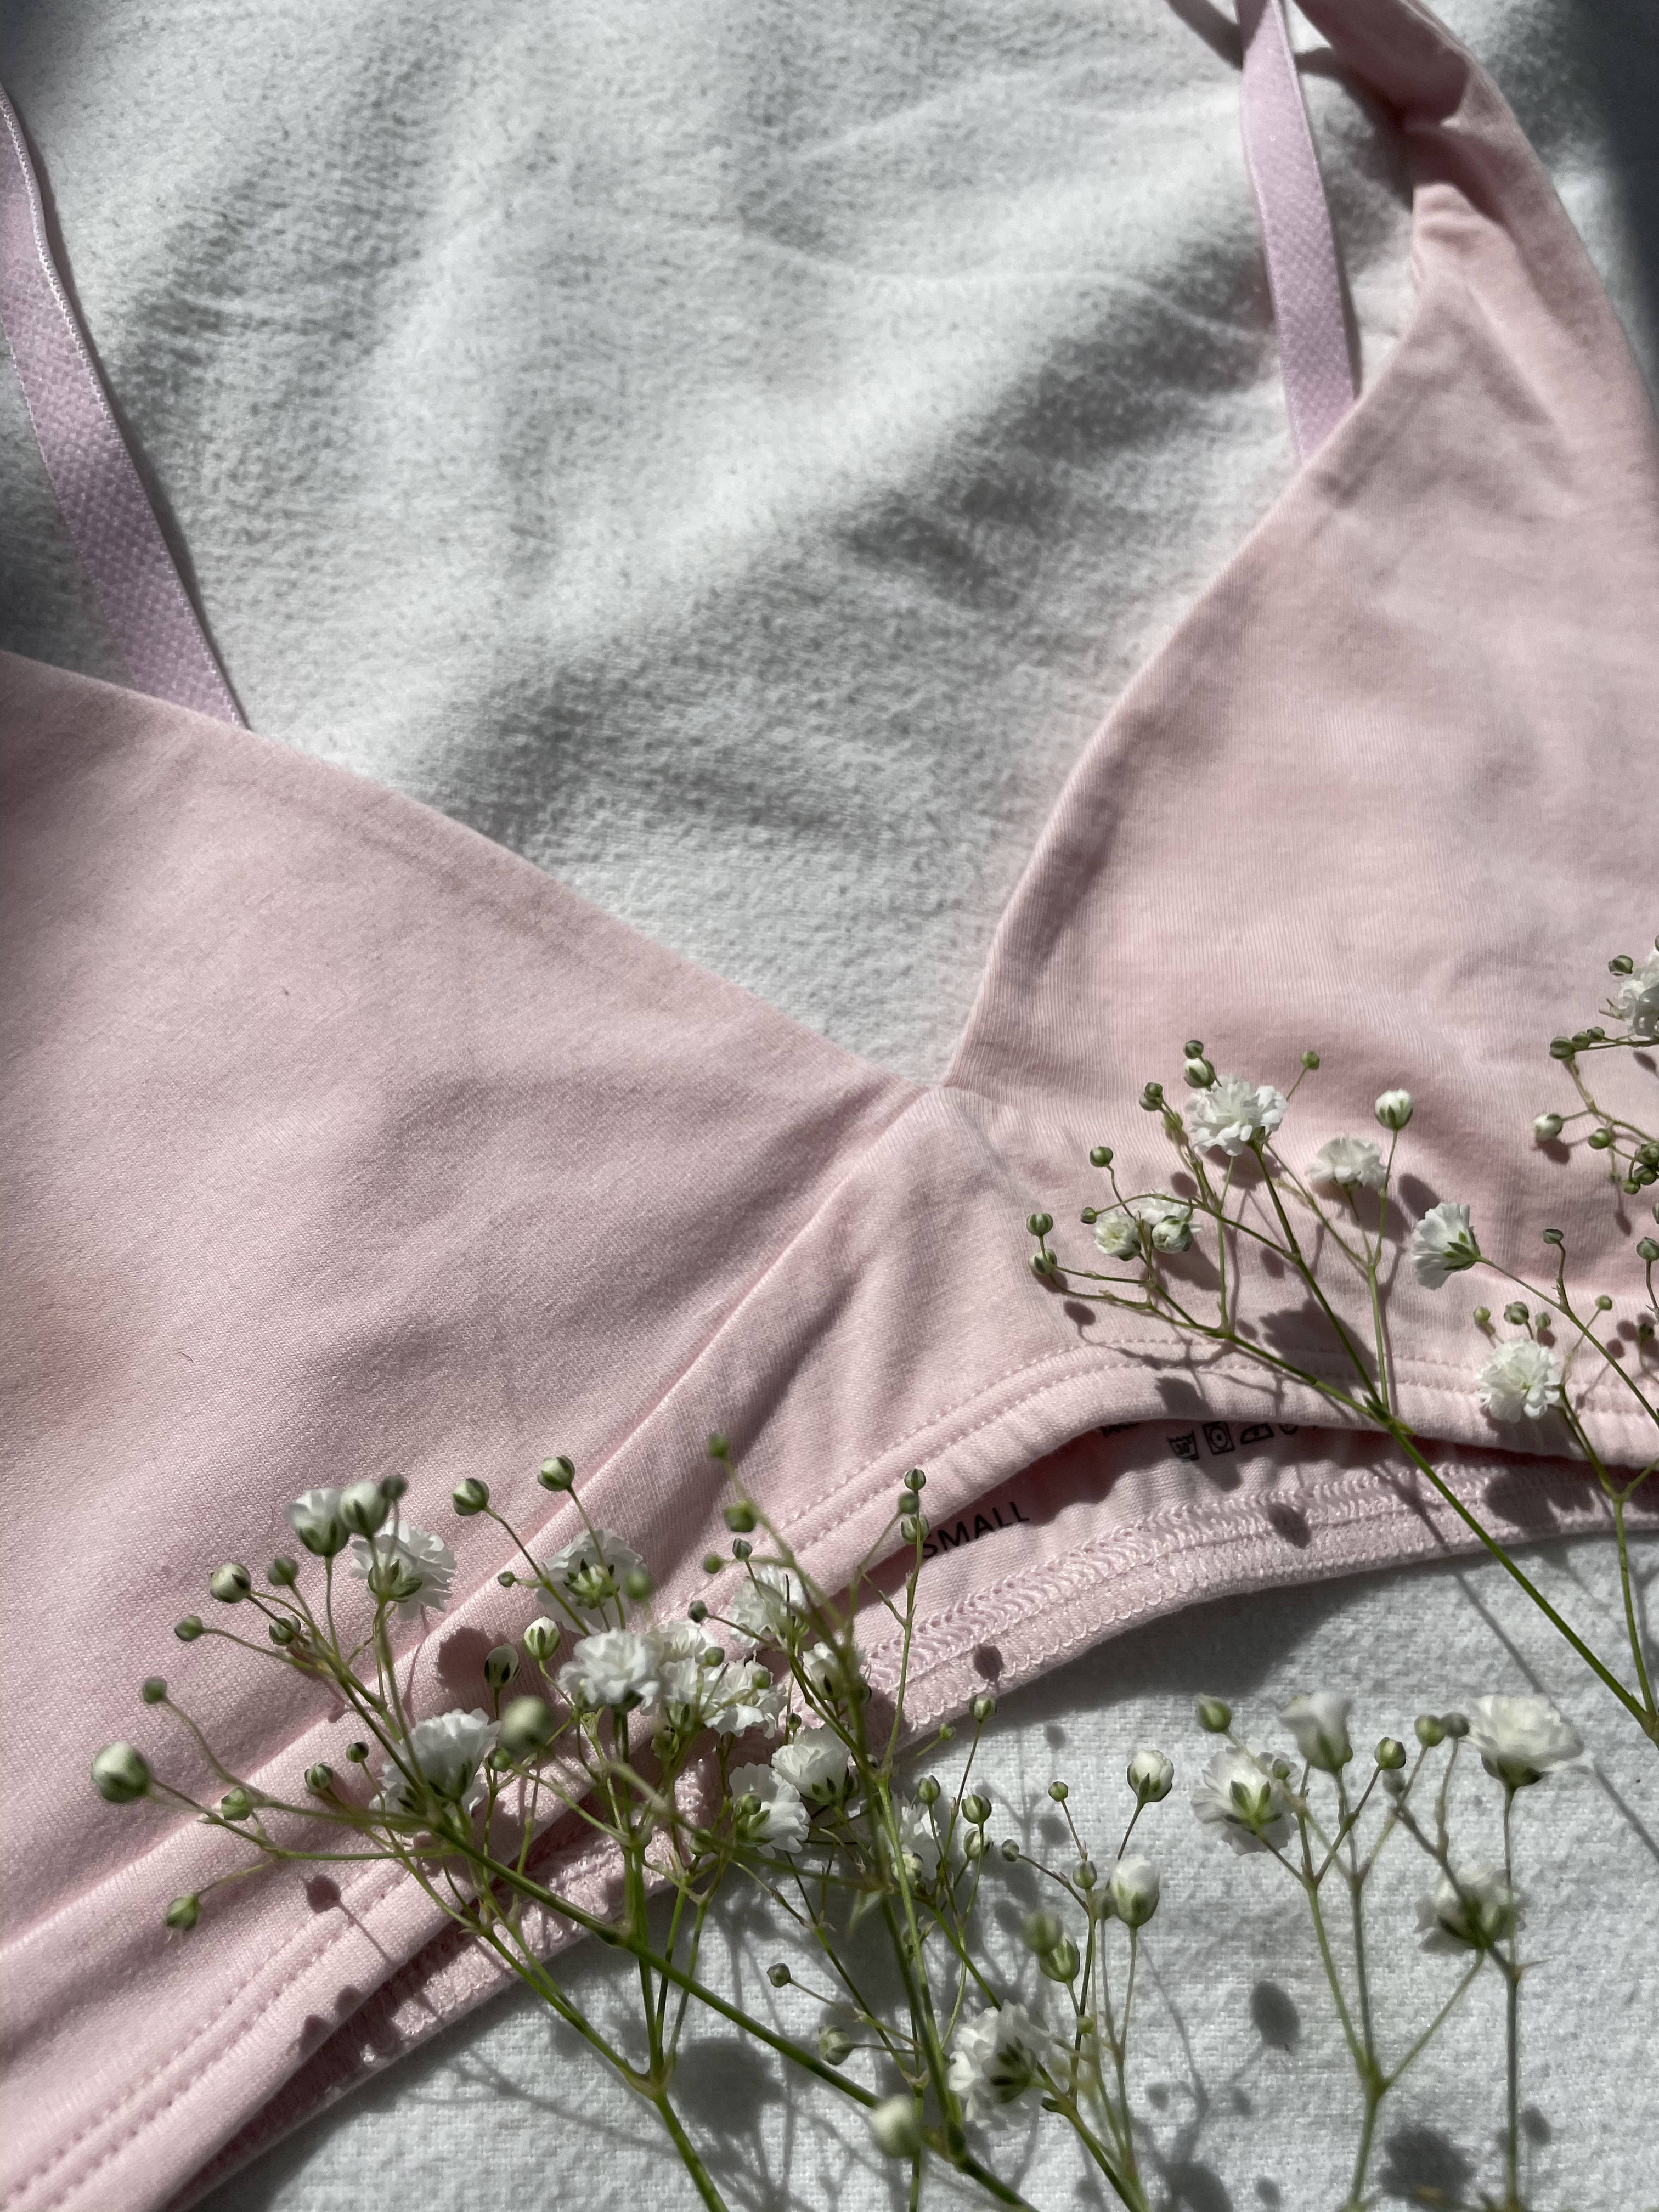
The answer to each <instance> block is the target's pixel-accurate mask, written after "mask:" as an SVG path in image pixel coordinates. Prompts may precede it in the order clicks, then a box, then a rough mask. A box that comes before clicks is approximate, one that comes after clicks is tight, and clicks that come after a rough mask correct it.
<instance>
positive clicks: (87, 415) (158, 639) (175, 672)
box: [0, 91, 242, 724]
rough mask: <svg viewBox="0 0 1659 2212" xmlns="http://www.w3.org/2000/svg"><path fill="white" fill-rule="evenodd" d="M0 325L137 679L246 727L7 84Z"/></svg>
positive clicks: (0, 141)
mask: <svg viewBox="0 0 1659 2212" xmlns="http://www.w3.org/2000/svg"><path fill="white" fill-rule="evenodd" d="M0 325H3V326H4V329H5V334H6V342H7V343H8V345H9V347H10V349H11V358H12V365H13V367H14V368H15V369H16V371H17V380H18V382H19V383H20V384H21V386H22V387H23V399H24V404H26V405H27V409H28V410H29V420H30V422H32V423H33V426H34V435H35V438H36V440H37V441H38V442H39V445H40V458H41V459H42V460H43V461H44V462H45V463H46V476H47V477H48V479H49V481H50V483H51V484H52V491H53V493H54V495H56V498H57V501H58V507H59V508H60V509H61V510H62V513H63V517H64V521H65V522H66V523H67V524H68V526H69V530H70V536H71V537H72V538H74V540H75V544H76V550H77V551H78V552H79V554H80V556H81V560H82V565H83V567H84V568H85V569H86V572H87V574H88V577H89V578H90V579H91V581H92V586H93V589H94V591H95V592H96V593H97V595H98V601H99V605H100V606H101V607H102V609H103V611H104V617H105V620H106V622H107V623H108V624H109V626H110V629H111V630H112V632H113V634H114V637H115V642H116V644H117V645H118V647H119V648H120V651H121V655H122V658H123V659H125V662H126V664H127V667H128V670H129V671H130V673H131V677H132V680H133V683H134V684H135V685H136V686H137V689H138V690H140V691H144V692H148V693H149V696H151V697H152V698H156V699H167V700H171V701H172V702H173V704H174V705H175V706H179V707H190V708H194V709H195V711H196V712H197V714H210V715H211V716H212V717H213V718H214V720H216V721H220V722H235V723H237V724H240V722H241V720H242V717H241V715H240V713H239V712H238V710H237V706H236V702H235V701H234V699H233V698H232V696H231V694H230V687H229V685H228V684H227V683H226V681H225V678H224V674H223V671H222V669H221V668H220V666H219V662H218V659H217V656H216V654H215V653H214V650H213V647H211V646H210V644H209V642H208V640H207V634H206V632H205V631H204V629H203V628H202V624H201V621H200V619H199V617H197V612H196V609H195V607H194V605H192V603H191V596H190V593H189V592H187V591H186V590H185V582H184V579H183V578H182V577H181V576H180V574H179V570H178V567H177V565H176V563H175V562H174V561H173V555H172V554H171V552H170V551H169V550H168V549H167V540H166V538H164V537H163V536H162V534H161V525H160V523H159V522H158V521H157V520H156V519H155V509H154V508H153V507H151V505H150V503H149V496H148V495H147V494H146V492H145V490H144V487H143V483H142V481H141V480H140V478H139V475H138V471H137V469H136V468H135V467H134V465H133V461H132V456H131V453H128V451H127V448H126V444H125V440H124V439H123V438H122V435H121V433H120V430H119V428H118V426H117V423H116V420H115V416H114V415H113V414H112V412H111V410H110V404H109V401H108V399H107V398H106V396H105V392H104V387H103V384H102V382H101V381H100V378H99V374H98V371H97V369H96V368H94V364H93V359H92V355H91V352H90V350H89V349H88V345H87V343H86V340H85V338H84V337H82V334H81V330H80V326H79V325H78V324H77V322H76V318H75V311H74V309H73V308H72V307H70V302H69V295H68V294H67V292H66V291H65V290H64V285H63V283H62V281H61V280H60V278H59V276H58V270H57V268H56V266H55V265H54V264H53V261H52V248H51V245H50V243H49V241H48V239H47V236H46V210H45V209H44V208H43V206H42V204H41V200H40V185H39V184H38V183H37V182H36V180H35V175H34V171H33V167H32V166H31V164H30V161H29V157H28V149H27V146H26V144H25V143H24V139H23V133H22V130H21V126H20V125H19V123H18V120H17V117H16V114H15V111H14V110H13V107H12V105H11V102H10V101H9V100H8V99H7V98H6V95H5V94H4V92H3V91H0Z"/></svg>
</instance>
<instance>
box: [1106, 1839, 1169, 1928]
mask: <svg viewBox="0 0 1659 2212" xmlns="http://www.w3.org/2000/svg"><path fill="white" fill-rule="evenodd" d="M1106 1888H1107V1893H1108V1894H1109V1896H1110V1898H1111V1900H1112V1910H1113V1911H1114V1912H1115V1914H1116V1915H1117V1917H1118V1918H1119V1919H1120V1920H1121V1922H1122V1923H1123V1924H1124V1926H1125V1927H1126V1928H1144V1927H1145V1926H1146V1923H1147V1922H1148V1921H1149V1920H1150V1919H1151V1918H1152V1915H1153V1913H1155V1912H1156V1911H1158V1897H1159V1895H1160V1893H1161V1891H1162V1882H1161V1880H1160V1877H1159V1875H1158V1869H1157V1868H1156V1867H1155V1866H1154V1865H1153V1864H1152V1861H1151V1859H1144V1858H1140V1857H1137V1855H1136V1854H1135V1853H1134V1852H1133V1851H1131V1852H1129V1853H1128V1854H1127V1856H1126V1857H1123V1858H1121V1859H1120V1860H1119V1861H1118V1863H1117V1864H1116V1865H1115V1867H1114V1868H1113V1869H1112V1871H1111V1873H1110V1874H1109V1875H1108V1876H1107V1881H1106Z"/></svg>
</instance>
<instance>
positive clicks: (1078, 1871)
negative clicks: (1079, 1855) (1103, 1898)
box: [1072, 1859, 1100, 1891]
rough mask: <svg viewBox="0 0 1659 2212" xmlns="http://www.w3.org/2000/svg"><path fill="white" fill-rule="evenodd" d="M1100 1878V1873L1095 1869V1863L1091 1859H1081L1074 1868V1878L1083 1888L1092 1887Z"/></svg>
mask: <svg viewBox="0 0 1659 2212" xmlns="http://www.w3.org/2000/svg"><path fill="white" fill-rule="evenodd" d="M1099 1879H1100V1877H1099V1875H1097V1873H1096V1871H1095V1868H1094V1863H1093V1862H1092V1861H1091V1860H1090V1859H1079V1861H1078V1863H1077V1864H1076V1865H1075V1866H1074V1867H1073V1869H1072V1880H1073V1881H1074V1882H1075V1883H1076V1884H1077V1886H1078V1887H1079V1889H1081V1890H1085V1891H1086V1890H1091V1889H1092V1888H1093V1887H1094V1886H1095V1884H1096V1882H1097V1881H1098V1880H1099Z"/></svg>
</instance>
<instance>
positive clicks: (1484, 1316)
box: [1474, 1306, 1492, 1328]
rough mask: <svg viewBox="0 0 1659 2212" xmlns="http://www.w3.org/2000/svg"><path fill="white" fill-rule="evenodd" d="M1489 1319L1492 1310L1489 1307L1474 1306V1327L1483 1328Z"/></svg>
mask: <svg viewBox="0 0 1659 2212" xmlns="http://www.w3.org/2000/svg"><path fill="white" fill-rule="evenodd" d="M1491 1319H1492V1308H1491V1307H1490V1306H1476V1308H1475V1309H1474V1325H1475V1327H1476V1328H1485V1327H1486V1323H1487V1322H1489V1321H1490V1320H1491Z"/></svg>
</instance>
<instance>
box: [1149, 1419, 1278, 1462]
mask: <svg viewBox="0 0 1659 2212" xmlns="http://www.w3.org/2000/svg"><path fill="white" fill-rule="evenodd" d="M1299 1426H1300V1423H1299V1422H1296V1421H1281V1422H1280V1423H1279V1435H1280V1436H1281V1437H1293V1436H1294V1435H1295V1434H1296V1432H1297V1428H1298V1427H1299ZM1164 1442H1165V1443H1167V1444H1168V1445H1169V1447H1170V1450H1171V1451H1172V1452H1173V1453H1174V1454H1175V1455H1176V1458H1177V1459H1201V1458H1202V1457H1203V1454H1202V1453H1201V1452H1200V1450H1199V1448H1198V1431H1197V1430H1196V1429H1188V1431H1187V1432H1186V1434H1185V1435H1184V1436H1179V1437H1165V1439H1164ZM1204 1442H1205V1445H1206V1449H1208V1451H1209V1453H1210V1455H1211V1457H1212V1458H1213V1459H1219V1458H1220V1457H1221V1456H1222V1455H1224V1454H1225V1453H1226V1452H1231V1451H1237V1449H1238V1447H1239V1444H1267V1443H1272V1442H1273V1424H1272V1423H1271V1422H1269V1421H1252V1422H1251V1423H1250V1424H1249V1427H1248V1428H1243V1429H1241V1430H1240V1431H1239V1432H1238V1439H1237V1443H1235V1442H1234V1440H1233V1432H1232V1430H1231V1428H1230V1427H1229V1425H1227V1423H1226V1422H1225V1421H1206V1422H1205V1424H1204Z"/></svg>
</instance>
